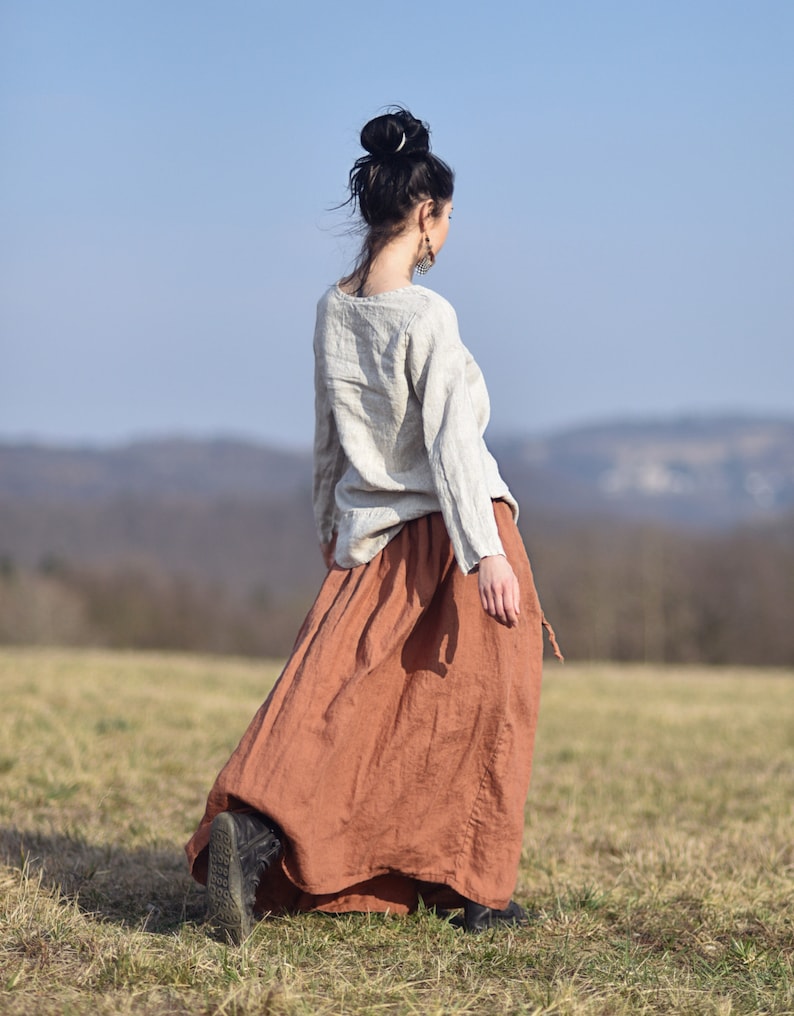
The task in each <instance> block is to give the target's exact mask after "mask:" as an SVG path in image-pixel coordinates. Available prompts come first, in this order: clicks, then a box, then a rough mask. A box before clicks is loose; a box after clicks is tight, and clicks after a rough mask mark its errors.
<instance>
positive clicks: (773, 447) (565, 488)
mask: <svg viewBox="0 0 794 1016" xmlns="http://www.w3.org/2000/svg"><path fill="white" fill-rule="evenodd" d="M492 444H493V447H494V450H495V451H496V453H497V456H498V458H499V461H500V463H501V464H502V467H503V472H504V473H505V476H506V477H507V478H508V479H509V481H510V482H511V483H512V485H513V486H514V487H515V489H516V493H517V494H520V495H521V496H522V500H526V503H527V504H528V505H532V504H539V503H545V504H547V505H548V506H551V507H554V508H556V509H558V510H562V511H564V512H566V513H573V514H583V513H588V512H597V513H599V514H608V515H617V516H619V517H623V518H634V519H653V520H655V521H658V522H662V523H665V524H668V525H681V524H684V525H687V526H694V527H698V528H707V529H709V528H715V527H717V528H724V527H726V526H732V525H736V524H738V523H743V522H753V521H761V520H769V519H771V518H774V517H775V516H778V515H780V514H782V513H785V512H786V511H788V510H790V509H791V508H792V507H794V418H792V419H781V418H753V417H740V416H732V417H707V416H703V417H683V418H678V419H672V420H655V421H643V420H638V421H624V422H612V423H604V424H597V425H593V426H590V427H582V428H578V429H575V430H567V431H562V432H560V433H557V434H552V435H550V436H548V437H544V438H537V439H523V440H522V439H510V440H505V441H501V442H493V443H492Z"/></svg>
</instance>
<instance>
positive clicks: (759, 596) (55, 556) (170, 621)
mask: <svg viewBox="0 0 794 1016" xmlns="http://www.w3.org/2000/svg"><path fill="white" fill-rule="evenodd" d="M491 446H492V447H493V449H494V451H495V453H496V455H497V457H498V459H499V461H500V463H501V467H502V471H503V473H504V475H505V478H506V479H507V480H508V482H509V484H510V486H511V488H512V489H513V491H514V492H515V494H516V496H517V497H518V499H519V501H520V503H521V509H522V510H521V519H520V526H521V531H522V534H523V536H524V539H525V541H526V544H527V547H528V549H529V552H530V557H531V559H532V562H533V566H534V568H535V573H536V576H537V580H538V586H539V589H540V592H541V596H542V599H543V603H544V607H545V609H546V612H547V614H548V616H549V617H550V618H552V619H553V621H554V622H555V623H556V624H557V626H558V627H561V628H562V630H563V649H564V650H565V651H566V652H568V653H569V654H572V655H574V656H578V657H579V658H590V659H593V658H595V659H626V660H629V659H645V660H666V661H674V660H679V661H684V662H687V661H689V662H697V661H704V662H716V663H719V662H731V661H732V662H742V663H751V664H755V663H768V664H773V663H774V664H789V663H791V662H792V661H794V642H792V639H793V638H794V632H792V630H791V626H790V623H789V621H790V613H791V608H790V605H791V603H792V602H794V421H787V420H759V419H756V420H750V419H738V418H732V419H720V420H718V419H705V418H704V419H691V420H678V421H668V422H644V423H643V422H639V423H637V422H635V423H622V424H620V423H613V424H608V425H601V426H597V427H589V428H581V429H579V430H575V431H568V432H563V433H559V434H555V435H550V436H548V437H544V438H533V439H506V440H498V439H494V440H492V441H491ZM322 575H323V566H322V562H321V558H320V554H319V550H318V547H317V540H316V536H315V531H314V522H313V518H312V507H311V458H310V455H309V454H308V453H306V452H303V453H300V452H298V453H296V452H289V451H284V450H275V449H271V448H268V447H266V446H262V445H257V444H253V443H250V442H248V443H246V442H242V441H232V440H220V439H218V440H213V441H200V440H186V439H182V440H162V441H150V442H146V443H135V444H130V445H126V446H122V447H118V448H55V447H41V446H33V445H11V444H5V445H2V444H0V643H2V642H12V643H18V642H43V643H49V644H51V643H67V644H78V645H85V644H100V645H114V646H139V647H152V648H192V649H196V650H201V651H216V652H245V653H265V654H267V653H276V654H281V653H284V652H287V651H288V650H289V648H290V645H291V643H292V639H293V638H294V634H295V632H296V631H297V628H298V626H299V624H300V621H301V619H302V617H303V615H304V613H305V610H306V608H307V607H308V605H309V603H310V602H311V599H312V598H313V596H314V594H315V592H316V590H317V588H318V586H319V583H320V581H321V578H322ZM750 591H752V595H750Z"/></svg>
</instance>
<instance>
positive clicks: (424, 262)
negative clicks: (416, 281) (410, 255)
mask: <svg viewBox="0 0 794 1016" xmlns="http://www.w3.org/2000/svg"><path fill="white" fill-rule="evenodd" d="M425 247H426V250H425V252H424V254H423V255H422V257H421V258H420V259H419V260H418V261H417V262H416V265H415V271H416V273H417V275H427V273H428V272H429V271H430V269H431V268H432V267H433V265H434V264H435V263H436V256H435V254H434V253H433V248H432V247H431V246H430V237H429V236H428V235H427V233H425Z"/></svg>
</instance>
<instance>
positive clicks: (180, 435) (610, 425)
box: [0, 411, 794, 455]
mask: <svg viewBox="0 0 794 1016" xmlns="http://www.w3.org/2000/svg"><path fill="white" fill-rule="evenodd" d="M701 424H702V425H707V426H715V425H716V426H732V425H737V424H738V425H742V424H747V425H749V426H753V425H758V426H766V425H771V426H774V425H783V426H794V412H792V413H789V414H785V413H753V412H744V411H734V412H731V411H725V412H697V411H693V412H682V413H672V414H669V415H660V414H649V415H645V416H643V415H638V414H633V415H617V416H605V417H602V418H600V419H591V420H583V421H580V422H577V423H573V424H571V425H570V426H560V427H555V428H549V429H547V430H544V431H536V432H526V431H502V430H499V431H495V430H492V429H491V428H489V429H488V431H487V432H486V438H487V439H488V441H489V442H490V443H491V444H493V445H498V444H504V443H509V442H512V441H548V440H553V439H555V438H560V437H567V436H572V435H576V434H580V433H588V432H596V431H607V430H612V429H636V430H638V431H641V430H651V429H654V428H658V429H660V430H665V429H670V428H676V427H682V426H690V427H696V426H698V425H701ZM158 444H238V445H247V446H250V447H259V448H266V449H268V450H271V451H276V452H283V453H286V454H295V455H310V454H311V452H312V443H311V441H309V442H308V443H306V442H304V443H302V444H290V443H285V442H279V441H276V440H273V439H270V438H268V437H267V436H262V435H256V434H246V433H244V432H234V431H231V430H230V431H226V432H224V431H220V430H217V431H206V432H202V431H201V430H192V431H188V430H184V431H177V430H174V431H170V432H169V431H165V430H163V431H151V432H148V433H138V434H128V435H126V436H118V437H105V438H90V437H87V438H70V437H50V436H47V435H35V434H27V435H25V434H21V435H8V434H2V433H0V447H5V448H10V447H16V448H41V449H49V450H57V451H99V452H102V451H118V450H120V449H124V448H133V447H138V446H144V445H158Z"/></svg>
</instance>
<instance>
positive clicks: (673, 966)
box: [0, 650, 794, 1016]
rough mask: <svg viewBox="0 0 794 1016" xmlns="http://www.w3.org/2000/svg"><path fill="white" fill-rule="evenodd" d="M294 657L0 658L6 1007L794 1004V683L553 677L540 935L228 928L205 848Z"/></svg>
mask: <svg viewBox="0 0 794 1016" xmlns="http://www.w3.org/2000/svg"><path fill="white" fill-rule="evenodd" d="M276 673H277V668H276V667H275V666H272V665H263V664H260V663H256V662H244V661H238V660H228V659H205V658H193V657H184V656H165V655H160V656H157V655H148V654H147V655H136V654H122V653H115V654H114V653H92V652H78V651H69V652H67V651H33V650H29V651H28V650H18V651H3V652H2V653H0V691H1V692H2V702H3V709H2V715H0V788H1V790H2V792H1V793H0V928H2V932H1V935H2V937H1V938H0V1012H2V1013H4V1014H20V1016H21V1014H24V1016H28V1014H30V1016H32V1014H37V1016H38V1014H44V1016H47V1014H56V1013H57V1014H59V1016H60V1014H69V1013H75V1014H76V1013H88V1012H92V1013H97V1014H106V1013H131V1014H132V1013H135V1014H145V1016H154V1014H164V1013H174V1014H183V1013H184V1014H187V1013H191V1014H194V1013H197V1014H215V1016H253V1014H265V1013H271V1014H287V1016H308V1014H328V1016H331V1014H338V1013H372V1014H398V1013H399V1014H406V1016H407V1014H416V1016H418V1014H422V1016H428V1014H429V1016H432V1014H442V1013H443V1014H464V1013H466V1014H475V1013H477V1014H495V1013H524V1014H575V1016H606V1014H614V1016H628V1014H652V1013H653V1014H655V1013H665V1014H674V1016H684V1014H691V1016H708V1014H715V1016H716V1014H720V1016H737V1014H751V1013H752V1014H758V1013H768V1014H779V1016H782V1014H792V1013H794V972H793V971H792V961H793V958H794V906H792V904H793V903H794V891H793V887H794V846H793V845H792V841H793V840H794V821H793V819H792V809H793V808H794V680H793V678H794V674H792V673H782V672H763V671H749V670H707V669H675V670H673V669H668V670H665V669H663V668H653V669H652V668H642V667H617V666H602V667H595V666H593V667H578V666H571V665H566V666H565V667H564V668H559V667H556V666H554V665H552V666H551V667H550V668H549V675H548V678H547V683H546V688H545V690H544V703H543V714H542V717H541V725H540V734H539V742H538V750H537V755H536V770H535V777H534V783H533V788H532V793H531V796H530V802H529V806H528V809H527V831H526V843H525V852H524V857H523V860H522V865H521V871H520V877H519V887H518V891H517V896H518V898H519V899H520V900H521V901H522V902H524V903H526V904H528V905H529V907H530V908H531V909H532V910H533V911H534V912H535V915H536V920H535V921H534V922H533V924H532V925H531V926H530V927H529V928H528V929H526V930H521V931H518V932H509V931H508V932H500V933H487V934H485V935H483V936H480V937H478V938H472V937H469V936H465V935H463V934H462V933H460V932H458V931H456V930H455V928H453V927H452V926H450V925H449V924H447V923H445V922H443V921H441V920H439V919H438V918H437V917H435V916H433V915H432V914H429V913H419V914H416V915H414V916H413V917H411V918H408V919H397V918H392V919H388V918H386V919H384V918H380V917H367V916H348V917H343V918H331V917H323V916H317V915H306V916H302V917H296V918H283V919H279V920H273V921H269V922H263V923H262V924H261V925H260V926H259V927H258V928H257V931H256V932H255V934H254V935H253V936H252V938H251V940H250V941H249V942H248V943H247V944H246V946H245V947H243V948H242V949H236V950H235V949H229V948H227V947H225V946H223V945H221V944H219V943H217V942H215V941H213V940H212V939H211V938H209V937H208V936H207V935H206V933H205V930H204V928H203V927H202V923H201V922H202V915H203V909H204V904H203V891H202V890H201V889H200V888H199V887H197V886H195V885H194V884H193V883H192V882H191V881H190V879H189V878H188V877H187V875H186V873H185V869H184V862H183V855H182V844H183V842H184V841H185V840H186V839H187V837H188V836H189V834H190V833H191V832H192V829H193V826H194V824H195V822H196V820H197V819H198V817H199V815H200V813H201V809H202V807H203V800H204V795H205V793H206V791H207V789H208V787H209V784H210V782H211V780H212V778H213V776H214V775H215V772H216V770H217V769H218V767H219V766H220V765H221V764H222V763H223V762H224V761H225V759H226V757H227V755H228V753H229V751H230V750H231V748H233V747H234V744H235V743H236V740H237V738H238V737H239V736H240V734H241V733H242V731H243V729H244V726H245V724H246V723H247V721H248V719H249V718H250V715H251V713H252V712H253V710H254V708H255V707H256V706H257V705H258V704H259V702H260V701H261V699H262V698H263V697H264V695H265V693H266V692H267V690H268V687H269V686H270V684H271V682H272V680H273V679H274V678H275V676H276Z"/></svg>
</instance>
